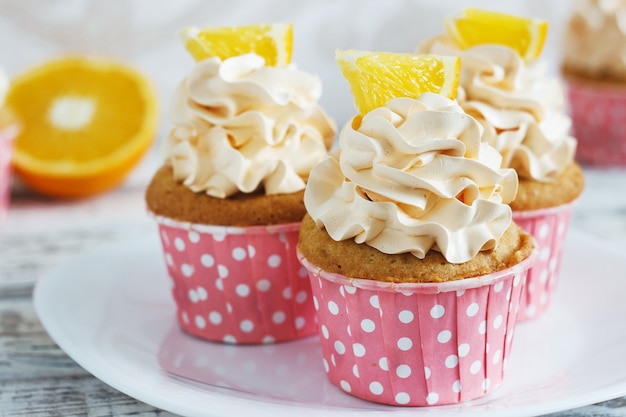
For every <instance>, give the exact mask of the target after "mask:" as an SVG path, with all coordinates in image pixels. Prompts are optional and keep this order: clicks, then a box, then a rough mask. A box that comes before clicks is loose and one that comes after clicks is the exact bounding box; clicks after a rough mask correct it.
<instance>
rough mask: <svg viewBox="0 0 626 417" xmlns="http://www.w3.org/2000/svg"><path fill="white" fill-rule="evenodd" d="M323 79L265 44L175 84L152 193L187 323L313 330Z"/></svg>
mask: <svg viewBox="0 0 626 417" xmlns="http://www.w3.org/2000/svg"><path fill="white" fill-rule="evenodd" d="M320 95H321V82H320V79H319V78H318V77H317V76H315V75H312V74H308V73H305V72H302V71H299V70H298V69H297V68H296V67H295V66H294V65H292V64H290V65H277V66H269V65H266V59H265V58H264V57H263V56H261V55H258V54H257V53H254V52H249V53H244V54H242V55H234V56H232V57H228V58H224V59H221V58H218V57H210V58H206V59H202V60H200V61H199V62H197V63H196V64H195V65H194V67H193V68H192V69H191V71H190V72H189V74H188V75H187V76H186V77H185V78H184V80H183V81H182V82H181V83H180V84H179V85H178V87H177V88H176V90H175V92H174V96H173V100H172V106H171V119H172V123H173V127H172V129H171V131H170V132H169V134H168V135H167V138H166V139H165V142H164V145H163V152H164V163H163V166H162V167H161V168H160V169H159V170H158V171H157V172H156V174H155V175H154V177H153V178H152V181H151V182H150V184H149V186H148V188H147V190H146V195H145V198H146V203H147V208H148V211H149V212H150V213H151V214H152V216H153V217H154V219H155V220H156V222H157V223H158V228H159V234H160V238H161V241H162V246H163V251H164V255H165V261H166V265H167V271H168V273H169V276H170V277H171V278H172V293H173V296H174V300H175V302H176V305H177V319H178V322H179V324H180V326H181V328H182V329H183V330H184V331H186V332H187V333H189V334H192V335H195V336H197V337H200V338H203V339H208V340H213V341H221V342H226V343H241V344H244V343H271V342H279V341H286V340H292V339H296V338H300V337H304V336H308V335H311V334H313V333H315V331H316V324H315V311H314V308H313V304H312V296H311V292H310V285H309V282H308V279H307V274H306V271H304V272H303V271H302V268H301V267H300V264H299V262H298V259H297V257H296V245H297V239H298V230H299V226H300V222H301V220H302V218H303V216H304V214H305V209H304V203H303V194H304V187H305V183H306V180H307V178H308V174H309V171H310V169H311V168H312V167H313V166H314V165H315V164H316V163H317V162H319V161H320V160H321V159H322V158H323V157H324V156H325V155H326V153H327V150H328V149H329V148H330V146H331V145H332V142H333V139H334V136H335V126H334V122H333V121H332V120H331V119H330V118H329V117H328V116H327V115H326V114H325V112H324V111H323V110H322V109H321V108H320V107H319V105H318V100H319V98H320Z"/></svg>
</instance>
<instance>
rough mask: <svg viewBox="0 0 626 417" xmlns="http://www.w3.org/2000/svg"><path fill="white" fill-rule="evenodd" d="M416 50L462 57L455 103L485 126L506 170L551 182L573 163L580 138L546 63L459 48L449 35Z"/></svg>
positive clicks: (494, 48) (495, 48)
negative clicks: (513, 170) (573, 131)
mask: <svg viewBox="0 0 626 417" xmlns="http://www.w3.org/2000/svg"><path fill="white" fill-rule="evenodd" d="M418 49H419V50H420V51H423V52H426V53H438V54H447V55H457V56H460V57H461V78H460V82H459V92H458V95H457V100H458V102H459V104H460V105H461V107H462V108H463V110H465V111H466V112H467V113H468V114H470V115H472V116H474V117H475V118H476V119H477V120H478V121H479V122H480V123H481V124H482V125H483V126H484V128H485V136H484V140H486V141H488V142H489V143H490V144H491V145H492V146H494V147H495V148H496V149H497V150H498V151H499V152H500V153H501V154H502V157H503V165H504V166H505V167H508V168H514V169H515V170H516V171H517V173H518V175H519V177H520V178H524V179H531V180H534V181H541V182H548V181H552V180H554V179H555V178H556V177H557V176H558V175H559V174H560V173H561V172H563V170H564V169H565V167H566V166H568V165H569V164H570V163H572V161H573V160H574V155H575V153H576V140H575V139H574V138H573V137H572V136H570V134H569V131H570V127H571V119H570V118H569V116H567V114H566V113H565V95H564V93H563V90H562V88H561V84H560V82H559V81H558V79H556V78H553V77H549V76H547V66H546V64H545V63H544V62H543V61H540V60H534V61H531V62H529V63H528V64H525V63H524V61H523V59H522V58H521V57H520V56H519V54H518V53H517V52H516V51H514V50H513V49H510V48H508V47H505V46H501V45H492V44H489V45H479V46H475V47H473V48H469V49H466V50H460V49H458V48H457V47H456V46H455V44H454V41H453V40H452V39H451V38H450V37H448V36H445V35H444V36H437V37H434V38H432V39H430V40H428V41H426V42H425V43H424V44H422V45H420V47H419V48H418Z"/></svg>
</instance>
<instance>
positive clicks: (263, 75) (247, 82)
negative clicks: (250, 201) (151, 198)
mask: <svg viewBox="0 0 626 417" xmlns="http://www.w3.org/2000/svg"><path fill="white" fill-rule="evenodd" d="M320 96H321V81H320V79H319V77H317V76H315V75H311V74H307V73H304V72H301V71H297V70H296V69H295V68H294V67H293V66H289V67H268V66H265V60H264V59H263V58H262V57H260V56H258V55H256V54H247V55H241V56H236V57H233V58H229V59H226V60H224V61H223V62H222V61H221V60H220V59H219V58H210V59H206V60H203V61H201V62H199V63H197V64H196V66H195V67H194V68H193V69H192V71H191V73H190V74H189V75H188V76H187V77H186V78H185V79H184V80H183V82H182V83H180V84H179V85H178V87H177V89H176V91H175V93H174V98H173V103H172V109H171V118H172V121H173V123H174V125H175V126H174V128H173V129H172V130H171V131H170V133H169V135H168V137H167V139H166V141H165V144H164V147H163V152H164V154H165V157H166V161H167V162H168V163H170V164H172V166H173V170H174V176H175V179H176V180H177V181H181V180H182V181H183V183H184V184H185V185H186V186H187V187H189V188H190V189H191V190H192V191H194V192H205V193H207V194H208V195H211V196H213V197H218V198H225V197H228V196H230V195H233V194H235V193H237V192H243V193H250V192H254V191H255V190H257V189H258V188H259V187H260V186H263V187H264V189H265V193H266V194H285V193H292V192H296V191H300V190H302V189H304V187H305V181H306V179H307V177H308V175H309V172H310V170H311V168H312V167H313V166H314V165H315V164H317V163H318V162H319V161H320V160H322V159H323V158H324V156H325V155H326V153H327V150H328V149H329V148H330V146H331V145H332V142H333V139H334V137H335V133H336V128H335V125H334V122H333V121H332V120H331V119H330V118H329V117H328V116H327V115H326V113H324V111H323V110H322V109H321V108H320V107H319V106H318V105H317V102H318V100H319V98H320Z"/></svg>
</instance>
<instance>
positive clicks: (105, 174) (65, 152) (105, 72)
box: [6, 56, 157, 197]
mask: <svg viewBox="0 0 626 417" xmlns="http://www.w3.org/2000/svg"><path fill="white" fill-rule="evenodd" d="M6 102H7V105H8V106H10V107H11V108H12V109H13V110H14V111H15V113H16V115H17V117H18V119H19V120H20V123H21V126H22V131H21V133H20V134H19V135H18V137H17V138H16V141H15V149H14V154H13V166H14V168H15V174H16V176H17V177H18V178H19V179H20V180H22V182H23V183H25V184H26V185H27V186H29V187H31V188H32V189H33V190H35V191H38V192H40V193H42V194H45V195H49V196H53V197H85V196H90V195H94V194H97V193H100V192H103V191H105V190H109V189H111V188H113V187H115V186H117V185H118V184H120V183H121V182H122V181H123V180H124V178H125V177H126V175H127V174H128V173H129V172H130V171H131V169H132V168H133V167H135V165H136V164H137V163H138V162H139V160H140V158H141V157H142V156H143V155H144V153H145V152H146V150H147V149H148V148H149V147H150V145H151V144H152V142H153V140H154V137H155V132H156V128H157V99H156V93H155V90H154V89H153V87H152V85H151V84H150V83H149V81H148V80H147V78H146V77H145V76H144V75H142V74H141V73H139V72H137V71H136V70H134V69H132V68H131V67H129V66H128V65H125V64H122V63H119V62H116V61H113V60H111V59H108V58H97V57H88V56H68V57H62V58H59V59H56V60H52V61H49V62H46V63H44V64H42V65H40V66H37V67H36V68H33V69H31V70H29V71H26V72H24V73H23V74H20V75H18V76H16V77H15V78H14V79H13V80H12V83H11V87H10V89H9V92H8V94H7V98H6Z"/></svg>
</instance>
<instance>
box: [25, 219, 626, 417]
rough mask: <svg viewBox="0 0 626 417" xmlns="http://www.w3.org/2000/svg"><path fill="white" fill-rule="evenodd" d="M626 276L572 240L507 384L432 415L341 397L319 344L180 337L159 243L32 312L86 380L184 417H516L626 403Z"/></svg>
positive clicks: (101, 261)
mask: <svg viewBox="0 0 626 417" xmlns="http://www.w3.org/2000/svg"><path fill="white" fill-rule="evenodd" d="M625 278H626V277H625V273H624V253H622V252H619V251H617V250H609V248H607V247H605V246H604V245H602V244H599V243H597V242H594V241H593V240H592V239H591V238H589V237H587V236H585V235H581V234H580V233H576V232H575V231H573V230H572V231H570V235H569V238H568V241H567V242H566V252H565V259H564V265H563V269H562V275H561V281H560V283H559V287H558V289H557V294H556V296H555V299H554V301H553V304H552V306H551V308H550V310H549V311H548V312H547V313H546V314H545V315H544V316H542V317H541V318H539V319H537V320H535V321H530V322H525V323H520V324H519V325H518V328H517V332H516V336H515V340H514V346H513V351H512V354H511V357H510V362H509V367H508V369H507V375H506V376H505V381H504V383H503V384H502V386H500V387H499V388H498V389H497V390H495V391H494V392H492V393H491V394H489V395H488V396H486V397H483V398H481V399H479V400H475V401H471V402H467V403H463V404H460V405H451V406H438V407H427V408H403V407H396V408H394V407H390V406H383V405H378V404H373V403H369V402H366V401H362V400H359V399H356V398H353V397H351V396H348V395H347V394H344V393H343V392H341V391H340V390H339V389H337V388H335V387H334V386H333V385H331V384H330V383H329V382H328V381H327V380H326V377H325V374H324V371H323V367H322V361H321V357H320V348H319V345H318V342H317V339H316V337H310V338H307V339H303V340H300V341H297V342H290V343H283V344H277V345H266V346H233V345H221V344H215V343H210V342H203V341H199V340H197V339H194V338H191V337H189V336H187V335H185V334H183V333H181V332H180V331H179V330H178V328H177V326H176V324H175V321H174V309H175V307H174V304H173V302H172V301H171V299H170V292H169V285H170V281H169V278H168V277H167V275H166V272H165V267H164V262H163V259H162V255H161V252H160V247H159V244H158V240H157V238H156V236H155V237H154V239H146V240H142V241H138V242H134V243H131V244H127V245H124V246H119V247H112V248H110V249H108V250H101V251H98V252H96V253H92V254H88V255H84V256H80V257H78V258H77V259H75V260H74V261H72V262H70V263H68V264H67V265H65V266H63V267H61V268H59V269H57V270H55V271H53V272H52V273H50V274H48V275H47V276H46V277H44V278H43V279H42V280H41V281H39V282H38V284H37V287H36V289H35V294H34V303H35V308H36V310H37V313H38V315H39V318H40V319H41V321H42V323H43V325H44V327H45V328H46V329H47V331H48V333H49V334H50V336H51V337H52V338H53V339H54V340H55V341H56V342H57V343H58V344H59V346H60V347H61V348H62V349H63V350H64V351H65V352H67V354H68V355H69V356H71V357H72V358H73V359H74V360H75V361H76V362H78V364H80V365H81V366H82V367H84V368H85V369H86V370H87V371H89V372H91V373H92V374H93V375H95V376H96V377H97V378H99V379H101V380H102V381H104V382H105V383H107V384H109V385H111V386H112V387H114V388H116V389H118V390H120V391H122V392H124V393H126V394H128V395H130V396H132V397H135V398H137V399H138V400H141V401H143V402H146V403H148V404H151V405H153V406H155V407H158V408H161V409H165V410H168V411H171V412H173V413H177V414H181V415H187V416H220V417H221V416H249V415H255V416H260V417H264V416H267V417H270V416H271V417H281V416H285V417H286V416H293V415H296V414H297V415H298V417H307V416H321V415H323V416H367V417H370V416H383V415H384V416H388V415H391V414H393V416H394V417H402V416H417V415H424V414H436V415H437V416H451V415H458V414H459V413H463V416H464V417H466V416H508V417H511V416H529V415H537V414H544V413H549V412H554V411H560V410H566V409H570V408H575V407H579V406H583V405H587V404H591V403H595V402H599V401H604V400H608V399H611V398H615V397H619V396H622V395H625V394H626V365H624V360H623V359H624V352H626V321H624V319H623V318H624V317H626V303H625V302H624V294H626V279H625ZM165 369H168V370H169V371H170V372H167V371H165ZM200 381H202V382H200Z"/></svg>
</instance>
